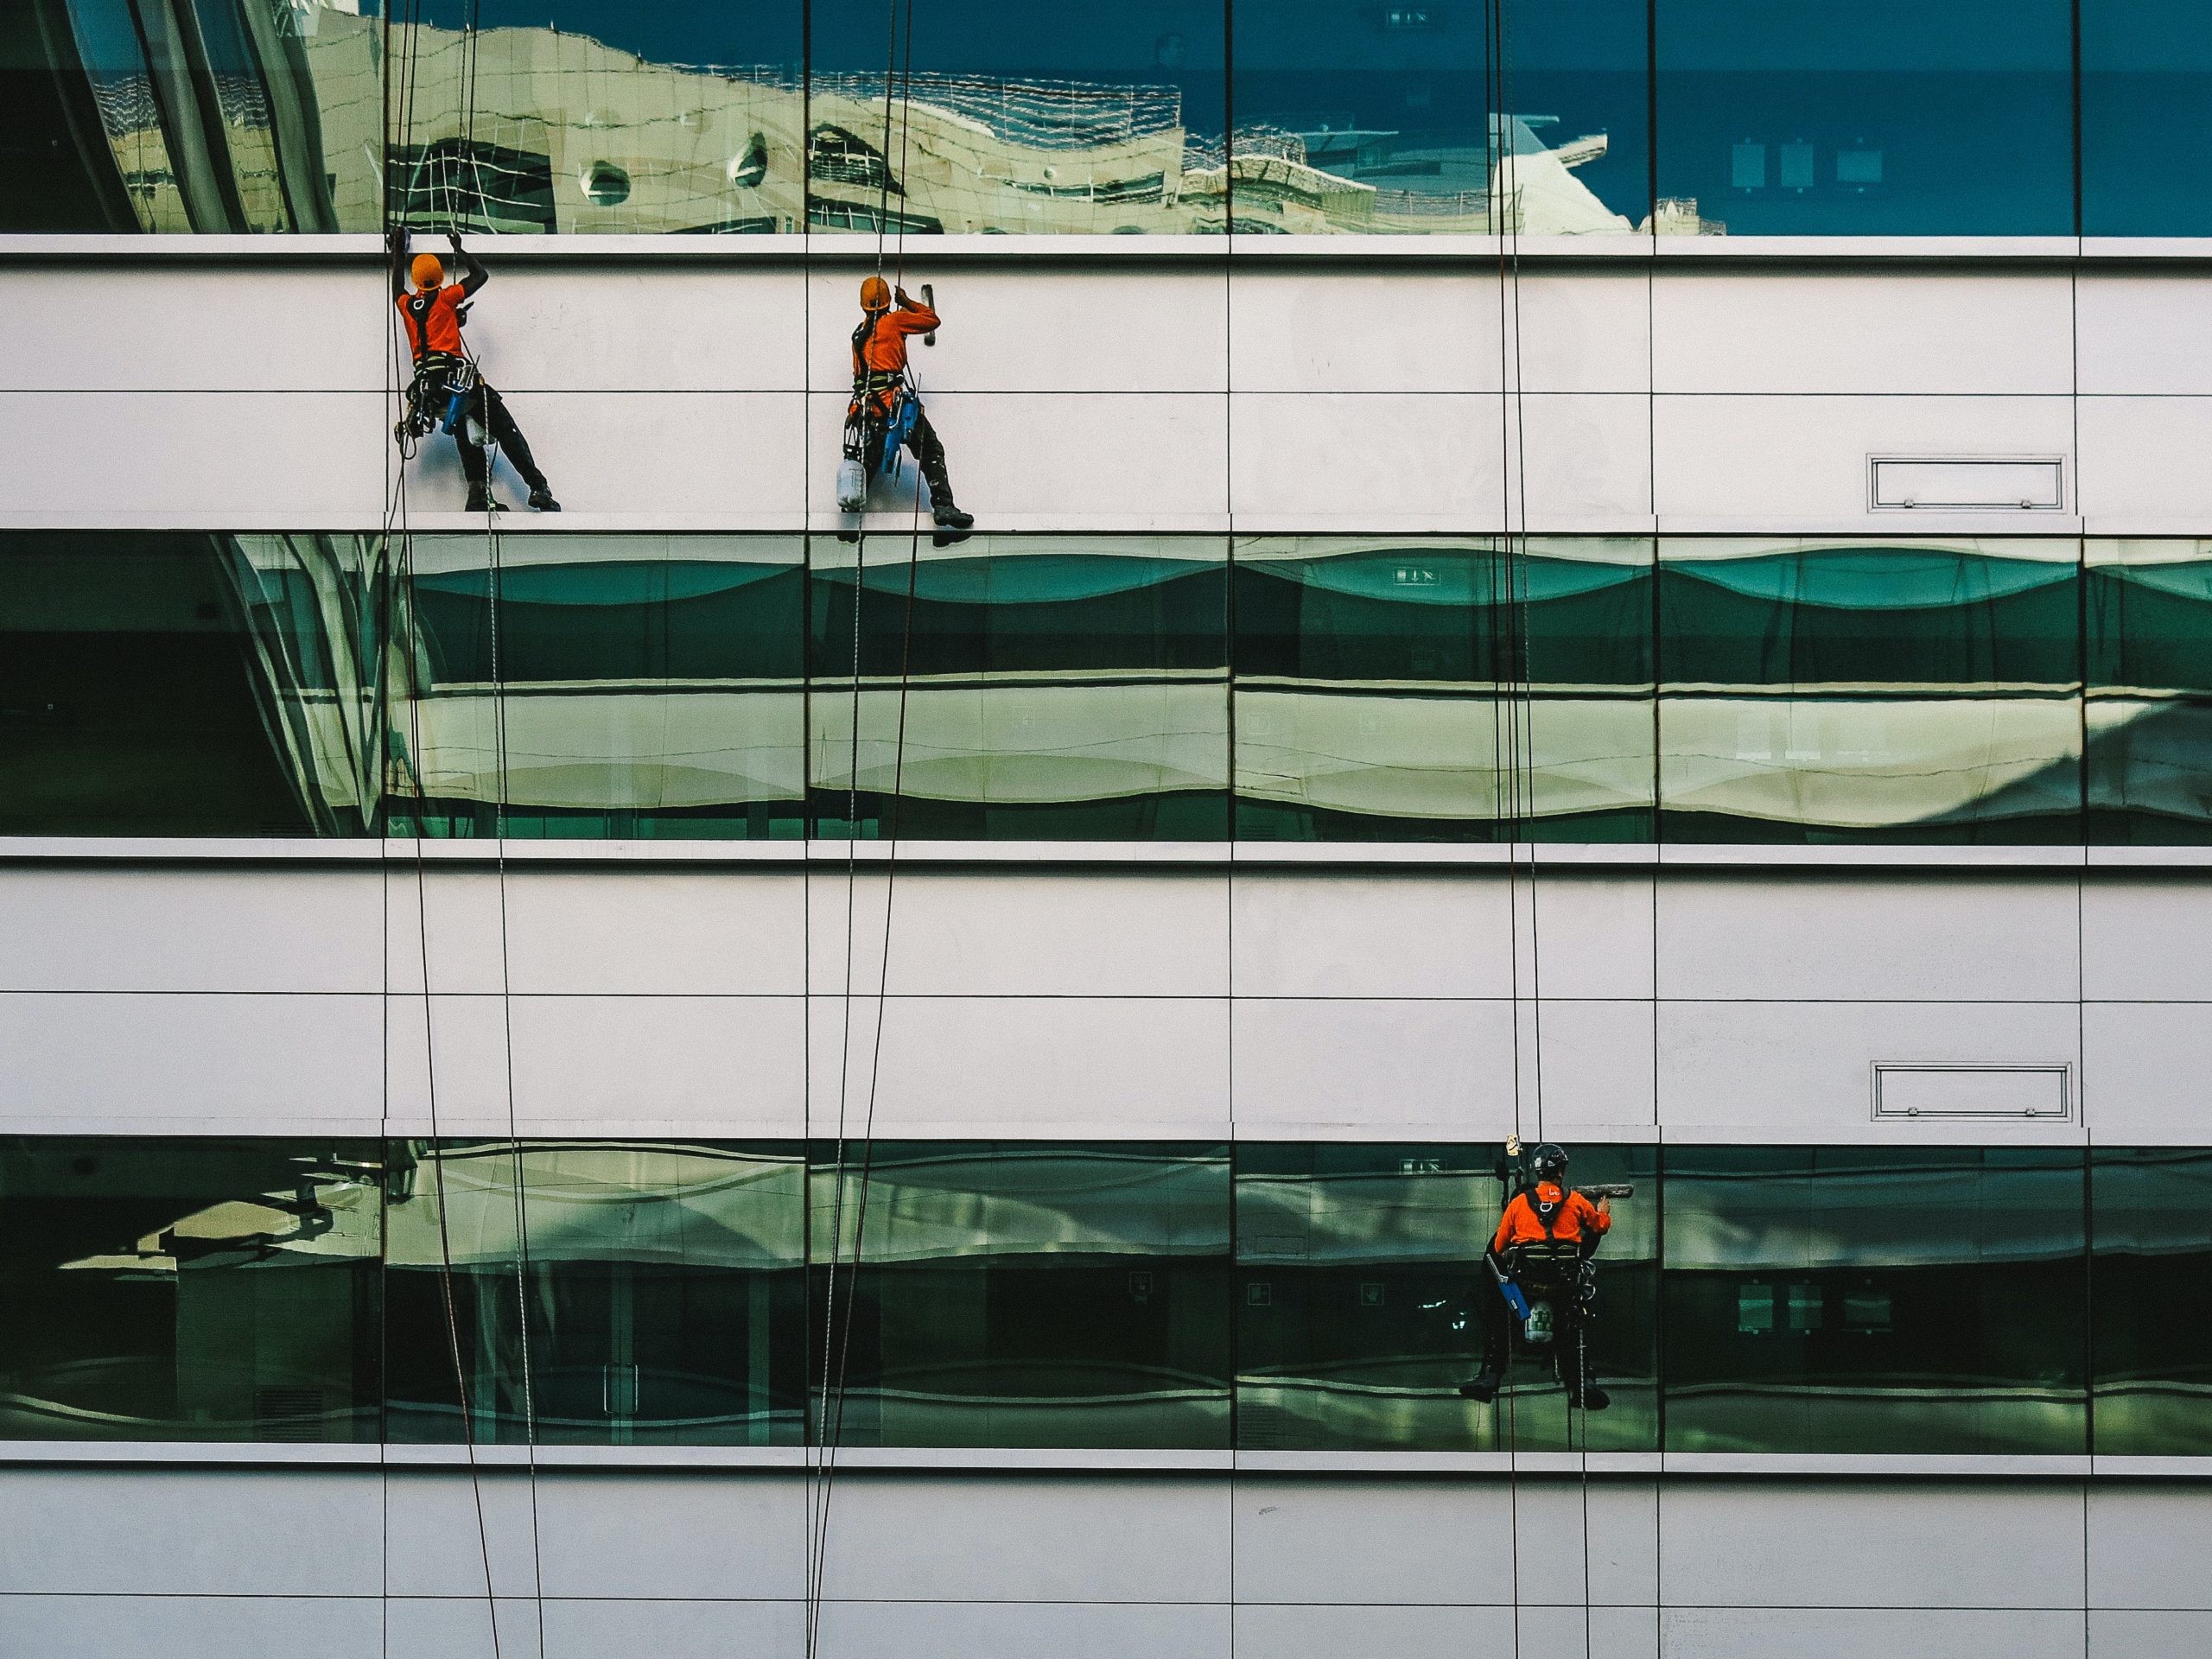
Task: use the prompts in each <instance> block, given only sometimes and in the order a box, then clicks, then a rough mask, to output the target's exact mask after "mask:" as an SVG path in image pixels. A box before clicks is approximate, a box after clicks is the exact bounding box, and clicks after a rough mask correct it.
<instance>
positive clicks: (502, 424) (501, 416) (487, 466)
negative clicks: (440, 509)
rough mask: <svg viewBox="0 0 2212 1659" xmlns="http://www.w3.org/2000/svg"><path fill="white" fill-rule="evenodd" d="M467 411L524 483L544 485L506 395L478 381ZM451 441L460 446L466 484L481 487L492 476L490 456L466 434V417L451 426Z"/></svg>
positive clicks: (527, 440)
mask: <svg viewBox="0 0 2212 1659" xmlns="http://www.w3.org/2000/svg"><path fill="white" fill-rule="evenodd" d="M468 414H469V419H470V420H474V422H475V423H477V424H478V425H479V426H480V427H482V428H483V429H485V430H486V432H488V433H490V434H491V435H492V441H493V442H494V443H496V444H498V445H499V453H500V454H503V455H505V457H506V458H507V465H509V466H510V467H513V468H514V469H515V471H516V472H517V473H518V474H520V475H521V478H522V481H523V482H524V483H525V484H527V485H529V486H530V487H531V489H532V490H533V491H537V490H543V489H544V488H545V487H546V486H545V474H543V473H541V472H540V471H538V470H537V458H536V457H535V456H533V455H532V454H531V453H530V440H529V439H527V438H525V437H524V436H523V435H522V429H521V428H520V427H518V426H517V425H516V424H515V417H514V416H512V415H510V414H508V413H507V400H506V399H505V398H504V397H500V396H499V393H498V392H497V391H493V389H492V388H491V387H490V386H487V385H484V384H483V383H482V382H478V383H477V387H476V390H475V391H474V392H473V393H472V394H470V397H469V404H468ZM453 441H454V442H455V443H456V444H458V445H459V446H460V447H461V476H462V477H464V478H466V479H467V480H468V487H469V488H470V489H471V490H480V489H482V488H484V487H485V486H486V483H487V481H488V480H489V479H490V477H491V462H490V457H489V456H487V455H486V454H485V453H484V446H483V445H482V444H480V443H479V442H476V441H475V439H474V438H473V437H471V436H470V435H469V431H468V422H467V421H463V422H461V423H460V424H459V425H457V426H455V427H454V429H453Z"/></svg>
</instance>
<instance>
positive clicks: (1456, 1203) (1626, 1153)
mask: <svg viewBox="0 0 2212 1659" xmlns="http://www.w3.org/2000/svg"><path fill="white" fill-rule="evenodd" d="M1501 1159H1502V1149H1501V1148H1500V1147H1497V1146H1496V1145H1476V1146H1470V1145H1464V1144H1459V1145H1433V1144H1431V1145H1373V1144H1365V1143H1361V1144H1349V1143H1348V1144H1343V1145H1338V1144H1318V1145H1316V1144H1276V1143H1267V1142H1259V1143H1251V1142H1247V1143H1243V1144H1240V1145H1239V1146H1238V1147H1237V1148H1236V1344H1237V1346H1236V1355H1237V1360H1236V1369H1237V1378H1236V1443H1237V1446H1239V1447H1240V1448H1241V1449H1243V1450H1247V1451H1337V1450H1376V1451H1426V1452H1433V1451H1487V1450H1495V1449H1503V1448H1506V1447H1508V1446H1511V1447H1514V1448H1517V1449H1519V1450H1522V1451H1544V1450H1564V1449H1567V1448H1568V1447H1569V1446H1574V1447H1580V1446H1583V1445H1585V1444H1587V1445H1588V1446H1591V1447H1592V1448H1599V1447H1602V1448H1605V1449H1611V1450H1654V1449H1656V1446H1657V1444H1658V1432H1659V1430H1658V1390H1657V1387H1656V1378H1657V1359H1656V1338H1657V1323H1656V1318H1655V1314H1656V1303H1657V1292H1658V1261H1657V1256H1658V1250H1657V1246H1658V1214H1659V1205H1658V1194H1657V1192H1656V1186H1655V1185H1654V1184H1653V1175H1654V1173H1655V1167H1656V1156H1655V1154H1653V1152H1652V1151H1651V1149H1649V1148H1648V1147H1615V1146H1602V1145H1594V1144H1592V1145H1582V1146H1578V1147H1575V1149H1574V1166H1573V1179H1575V1180H1576V1181H1578V1182H1588V1181H1633V1182H1636V1183H1637V1185H1638V1196H1637V1198H1632V1199H1626V1200H1623V1201H1621V1202H1619V1203H1618V1204H1616V1205H1614V1219H1615V1224H1614V1227H1613V1230H1612V1231H1611V1233H1610V1234H1608V1235H1607V1236H1606V1238H1605V1243H1604V1245H1603V1247H1602V1248H1601V1249H1600V1250H1599V1255H1598V1263H1599V1268H1598V1284H1599V1295H1598V1300H1597V1301H1596V1302H1595V1303H1594V1304H1592V1319H1591V1323H1590V1325H1589V1338H1590V1344H1591V1351H1590V1356H1589V1361H1590V1368H1591V1372H1592V1375H1593V1376H1595V1377H1596V1378H1597V1379H1598V1380H1599V1382H1601V1383H1603V1384H1604V1386H1605V1389H1606V1390H1607V1391H1608V1392H1609V1393H1610V1394H1611V1396H1612V1403H1611V1407H1610V1408H1608V1409H1606V1410H1605V1411H1603V1412H1594V1413H1589V1414H1584V1415H1582V1416H1580V1417H1575V1418H1573V1419H1572V1420H1571V1419H1570V1414H1569V1413H1568V1411H1567V1405H1566V1396H1565V1395H1564V1393H1563V1391H1562V1390H1561V1389H1560V1384H1559V1381H1558V1379H1557V1377H1556V1376H1554V1375H1552V1374H1550V1373H1549V1372H1548V1371H1546V1370H1543V1369H1542V1366H1541V1360H1540V1359H1539V1358H1538V1357H1536V1356H1535V1355H1534V1354H1533V1353H1530V1352H1527V1351H1524V1352H1522V1353H1521V1354H1520V1355H1518V1356H1517V1357H1516V1361H1515V1364H1514V1370H1513V1376H1512V1382H1511V1386H1510V1388H1509V1389H1507V1390H1506V1391H1505V1392H1504V1393H1503V1395H1501V1396H1500V1397H1499V1399H1498V1400H1497V1402H1494V1403H1492V1404H1490V1405H1478V1404H1476V1403H1475V1402H1472V1401H1471V1400H1465V1399H1462V1398H1461V1397H1460V1396H1459V1393H1458V1389H1459V1384H1460V1383H1463V1382H1465V1381H1466V1379H1467V1378H1468V1377H1469V1376H1471V1375H1472V1374H1473V1373H1474V1372H1475V1371H1476V1370H1478V1368H1479V1359H1480V1355H1481V1350H1482V1335H1481V1329H1480V1323H1479V1321H1480V1319H1481V1317H1482V1310H1481V1309H1480V1308H1479V1307H1478V1306H1476V1302H1477V1299H1478V1298H1486V1297H1494V1296H1496V1295H1497V1288H1496V1286H1495V1284H1494V1282H1493V1281H1491V1278H1490V1277H1489V1275H1488V1274H1487V1272H1486V1270H1485V1269H1484V1267H1483V1266H1482V1255H1483V1251H1484V1248H1485V1247H1486V1246H1487V1245H1488V1243H1489V1242H1490V1238H1491V1233H1492V1232H1493V1231H1494V1230H1495V1229H1496V1227H1497V1219H1498V1216H1499V1213H1500V1211H1502V1209H1503V1205H1504V1201H1505V1196H1506V1187H1505V1185H1504V1179H1503V1175H1504V1172H1503V1167H1502V1164H1501Z"/></svg>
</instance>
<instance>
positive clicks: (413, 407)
mask: <svg viewBox="0 0 2212 1659" xmlns="http://www.w3.org/2000/svg"><path fill="white" fill-rule="evenodd" d="M446 240H447V241H448V242H449V243H451V244H452V245H453V257H454V258H455V259H456V260H458V261H459V262H460V263H461V269H462V272H463V274H462V277H461V281H459V282H457V283H448V282H447V281H446V270H445V265H444V263H443V262H442V260H440V259H439V257H438V256H437V255H435V253H418V254H416V256H415V257H414V258H413V259H411V260H410V258H409V257H407V232H405V231H404V230H401V229H395V230H394V231H393V232H392V233H391V295H392V300H393V302H394V303H395V304H396V305H397V306H398V308H399V323H400V327H401V328H402V329H403V330H404V332H405V334H406V336H407V348H408V350H409V351H410V353H413V356H414V359H415V378H414V381H413V383H412V384H411V385H410V386H409V387H408V389H407V416H406V418H405V419H404V421H402V422H401V423H400V433H401V435H402V437H403V438H422V437H427V436H428V435H429V434H430V432H431V431H432V430H433V429H435V428H436V427H437V426H439V425H440V424H442V425H443V426H444V427H445V429H446V430H447V431H448V432H450V433H452V434H453V441H454V444H455V445H456V446H457V447H458V448H459V449H460V450H461V476H462V477H464V478H466V479H467V480H468V509H467V510H468V511H469V512H498V511H499V503H498V502H497V501H495V500H493V499H492V468H491V463H490V461H489V459H488V457H486V454H485V453H484V440H483V437H482V434H483V433H486V432H489V433H490V434H491V435H492V437H493V441H494V442H497V443H498V444H499V453H500V454H503V455H505V457H506V458H507V464H508V465H509V466H511V467H513V468H514V469H515V471H516V472H517V473H518V474H521V477H522V480H523V482H524V483H525V484H527V485H528V486H530V505H531V506H532V507H533V508H535V509H536V510H537V511H538V512H560V511H561V504H560V503H559V502H558V501H556V500H555V499H553V492H552V490H551V489H550V487H548V486H547V485H546V482H545V474H543V473H542V472H540V471H538V469H537V459H536V457H534V456H533V455H531V453H530V443H529V441H528V440H527V439H525V438H524V436H523V435H522V429H521V428H520V427H518V426H517V425H516V424H515V417H514V416H512V415H510V414H509V413H507V404H506V400H505V398H503V397H500V396H499V393H498V392H496V391H493V389H492V388H491V386H489V385H486V383H485V381H484V380H483V378H481V377H480V375H479V374H478V373H477V372H476V364H475V361H474V359H472V358H471V357H470V356H469V353H468V348H467V346H464V345H462V344H461V323H462V322H463V321H465V320H466V317H467V304H468V302H469V301H470V300H472V299H474V297H475V296H476V293H477V290H478V289H480V288H482V287H483V286H484V284H485V283H487V282H489V281H490V280H491V277H492V273H491V272H490V271H488V270H485V269H484V267H483V265H482V264H481V263H480V261H479V260H478V259H477V258H476V257H475V256H474V254H472V253H470V252H469V251H467V249H466V248H464V247H462V246H461V237H460V235H459V234H458V233H457V232H450V231H449V232H447V233H446ZM410 282H411V283H412V287H411V288H410ZM408 453H409V454H412V453H413V452H412V451H411V450H410V451H409V452H408Z"/></svg>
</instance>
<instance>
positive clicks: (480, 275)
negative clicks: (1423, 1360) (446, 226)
mask: <svg viewBox="0 0 2212 1659" xmlns="http://www.w3.org/2000/svg"><path fill="white" fill-rule="evenodd" d="M446 240H447V241H448V242H450V243H452V244H453V257H454V258H456V259H458V260H460V261H461V269H462V270H463V272H464V275H463V276H462V277H461V293H462V295H463V296H473V295H474V293H475V292H476V290H477V289H480V288H481V287H483V286H484V284H485V283H488V282H490V281H491V280H492V273H491V272H490V271H488V270H485V269H484V262H483V261H482V260H480V259H479V258H478V257H476V256H475V255H474V254H473V253H471V252H470V251H468V250H467V248H464V247H462V246H461V232H459V231H448V232H446Z"/></svg>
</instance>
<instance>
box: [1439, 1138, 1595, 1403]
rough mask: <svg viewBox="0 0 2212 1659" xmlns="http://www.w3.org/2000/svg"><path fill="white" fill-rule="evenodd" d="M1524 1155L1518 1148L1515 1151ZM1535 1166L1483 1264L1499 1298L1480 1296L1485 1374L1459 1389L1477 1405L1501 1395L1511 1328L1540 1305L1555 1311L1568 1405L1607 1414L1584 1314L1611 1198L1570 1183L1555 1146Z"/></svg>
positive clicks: (1539, 1152) (1555, 1343) (1543, 1150)
mask: <svg viewBox="0 0 2212 1659" xmlns="http://www.w3.org/2000/svg"><path fill="white" fill-rule="evenodd" d="M1511 1150H1515V1151H1517V1150H1518V1147H1517V1146H1516V1147H1513V1148H1511ZM1529 1162H1530V1164H1531V1166H1533V1168H1534V1171H1535V1180H1533V1181H1532V1182H1530V1183H1529V1185H1526V1186H1524V1187H1523V1188H1522V1190H1521V1191H1520V1192H1516V1193H1515V1194H1514V1195H1513V1197H1512V1198H1510V1199H1509V1200H1507V1202H1506V1205H1505V1213H1504V1214H1503V1216H1501V1217H1499V1218H1498V1223H1497V1232H1496V1233H1494V1234H1493V1235H1492V1236H1491V1242H1490V1249H1488V1250H1487V1251H1485V1252H1484V1256H1483V1261H1484V1266H1485V1267H1486V1268H1488V1269H1489V1274H1488V1276H1489V1277H1490V1278H1491V1280H1493V1281H1495V1285H1496V1288H1497V1292H1498V1294H1497V1295H1495V1296H1493V1295H1491V1294H1487V1287H1485V1289H1484V1291H1481V1292H1478V1294H1477V1297H1476V1300H1477V1302H1478V1306H1480V1308H1481V1311H1482V1327H1483V1368H1482V1370H1480V1371H1479V1372H1478V1373H1477V1374H1476V1375H1475V1376H1472V1377H1471V1378H1470V1379H1469V1380H1468V1381H1467V1382H1465V1383H1461V1384H1460V1385H1459V1392H1460V1393H1461V1394H1463V1395H1465V1396H1466V1397H1467V1398H1468V1399H1470V1400H1479V1401H1483V1402H1489V1401H1491V1400H1494V1399H1496V1398H1497V1391H1498V1389H1500V1388H1502V1387H1503V1386H1504V1382H1505V1373H1506V1368H1507V1366H1508V1364H1509V1363H1510V1359H1511V1355H1512V1336H1513V1332H1512V1326H1513V1325H1514V1324H1516V1323H1518V1322H1519V1321H1520V1320H1521V1319H1525V1318H1527V1317H1528V1310H1529V1306H1530V1303H1531V1301H1532V1300H1535V1299H1538V1298H1541V1300H1544V1301H1546V1302H1548V1305H1549V1306H1550V1307H1551V1309H1552V1315H1553V1324H1552V1332H1551V1338H1550V1339H1551V1344H1552V1349H1553V1351H1554V1353H1555V1354H1556V1355H1557V1356H1558V1364H1559V1379H1560V1382H1561V1383H1565V1384H1566V1385H1567V1403H1568V1404H1569V1405H1571V1406H1574V1407H1577V1408H1580V1409H1582V1410H1585V1411H1603V1410H1604V1409H1605V1408H1606V1407H1607V1406H1609V1405H1611V1403H1612V1400H1611V1395H1607V1394H1606V1392H1605V1390H1604V1389H1601V1388H1599V1386H1598V1385H1597V1384H1596V1383H1593V1382H1591V1381H1590V1380H1589V1379H1588V1378H1587V1377H1586V1376H1585V1375H1584V1357H1583V1351H1582V1348H1583V1316H1584V1312H1585V1305H1586V1303H1587V1302H1588V1300H1589V1299H1590V1294H1591V1293H1592V1291H1593V1290H1594V1289H1595V1287H1596V1281H1595V1278H1594V1276H1593V1275H1592V1272H1591V1270H1590V1268H1588V1266H1587V1263H1588V1262H1589V1261H1590V1258H1591V1257H1592V1256H1593V1255H1596V1254H1597V1252H1598V1245H1599V1242H1600V1241H1601V1240H1603V1239H1604V1237H1605V1235H1606V1234H1607V1233H1608V1232H1610V1231H1611V1230H1612V1225H1613V1215H1612V1210H1611V1204H1610V1202H1609V1200H1607V1199H1605V1198H1599V1199H1598V1200H1596V1201H1595V1202H1592V1200H1591V1198H1590V1197H1589V1196H1588V1195H1587V1194H1586V1193H1582V1192H1576V1191H1574V1190H1573V1188H1571V1187H1569V1186H1568V1185H1567V1153H1566V1151H1565V1150H1564V1149H1563V1148H1561V1147H1556V1146H1554V1145H1552V1144H1551V1143H1550V1142H1549V1141H1547V1142H1545V1143H1544V1144H1543V1145H1542V1146H1540V1147H1537V1148H1536V1150H1535V1153H1534V1154H1532V1155H1531V1157H1530V1159H1529Z"/></svg>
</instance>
